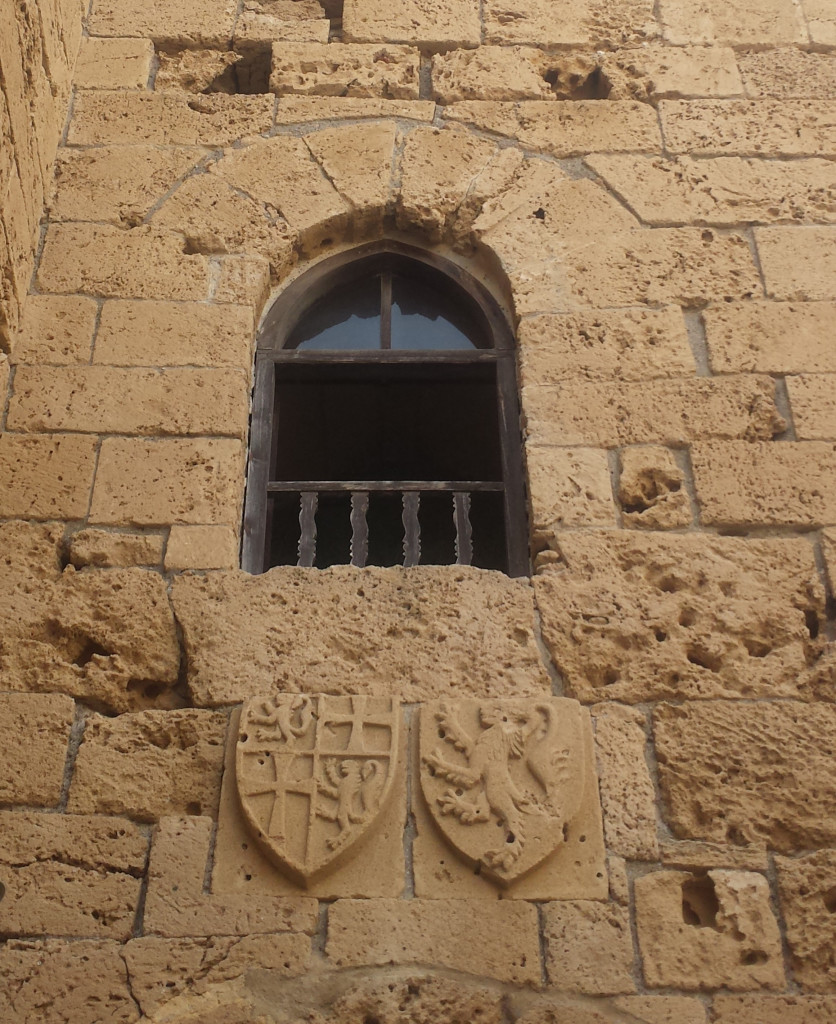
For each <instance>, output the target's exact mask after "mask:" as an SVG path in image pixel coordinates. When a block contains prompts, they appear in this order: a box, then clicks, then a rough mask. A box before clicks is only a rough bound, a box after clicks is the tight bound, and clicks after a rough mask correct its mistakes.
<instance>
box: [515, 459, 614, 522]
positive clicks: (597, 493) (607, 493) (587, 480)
mask: <svg viewBox="0 0 836 1024" xmlns="http://www.w3.org/2000/svg"><path fill="white" fill-rule="evenodd" d="M526 464H527V468H528V488H529V496H530V498H531V524H530V525H531V529H532V530H533V532H534V534H535V535H540V534H546V535H553V534H554V531H555V530H560V529H562V528H565V527H567V526H614V525H615V506H614V504H613V498H612V484H611V482H610V468H609V463H608V460H607V453H606V452H605V451H602V450H600V449H598V448H540V447H538V446H536V445H528V446H527V448H526Z"/></svg>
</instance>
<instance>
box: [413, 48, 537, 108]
mask: <svg viewBox="0 0 836 1024" xmlns="http://www.w3.org/2000/svg"><path fill="white" fill-rule="evenodd" d="M432 88H433V96H434V98H435V99H436V100H437V101H438V102H439V103H458V102H460V101H461V100H506V101H508V100H547V99H551V98H553V93H552V91H551V88H550V87H549V84H548V83H547V82H546V79H545V77H544V75H543V73H542V72H541V70H540V68H539V65H538V51H537V50H534V49H532V48H529V47H522V46H514V47H507V46H480V47H479V48H478V49H477V50H450V51H449V52H448V53H441V54H435V56H434V57H433V59H432Z"/></svg>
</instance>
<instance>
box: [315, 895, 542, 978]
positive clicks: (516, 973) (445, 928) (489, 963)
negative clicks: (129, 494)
mask: <svg viewBox="0 0 836 1024" xmlns="http://www.w3.org/2000/svg"><path fill="white" fill-rule="evenodd" d="M325 952H326V955H327V956H328V958H329V959H330V960H331V961H332V962H333V963H334V965H335V966H337V967H361V966H372V965H381V966H382V965H384V964H390V963H396V964H415V963H418V964H434V965H437V966H439V967H447V968H451V969H453V970H458V971H465V972H467V973H470V974H479V975H485V976H487V977H489V978H495V979H496V980H497V981H510V982H514V983H515V984H518V985H519V984H528V985H539V983H540V953H539V942H538V937H537V911H536V908H535V907H533V906H532V905H531V904H528V903H523V902H521V901H518V900H514V901H512V900H500V901H497V902H487V901H484V900H479V901H475V902H474V901H473V900H444V901H441V900H337V902H336V903H334V904H333V905H332V906H331V908H330V910H329V913H328V940H327V944H326V947H325Z"/></svg>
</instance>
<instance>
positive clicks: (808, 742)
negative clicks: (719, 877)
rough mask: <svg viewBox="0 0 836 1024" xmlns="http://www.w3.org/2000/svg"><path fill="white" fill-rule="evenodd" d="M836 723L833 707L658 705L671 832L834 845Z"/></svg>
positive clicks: (795, 845) (657, 734)
mask: <svg viewBox="0 0 836 1024" xmlns="http://www.w3.org/2000/svg"><path fill="white" fill-rule="evenodd" d="M835 724H836V708H834V707H833V706H832V705H829V704H800V703H796V702H788V701H784V702H779V703H774V704H764V703H756V704H749V705H748V706H744V705H741V704H737V703H734V702H729V701H711V702H707V703H704V702H701V703H699V704H683V705H681V706H678V707H677V706H674V705H667V704H663V705H660V706H659V707H657V709H656V711H655V713H654V726H653V733H654V739H655V743H656V757H657V760H658V762H659V780H660V783H661V786H662V792H663V794H664V798H665V808H666V810H665V815H666V817H667V819H668V821H669V823H670V826H671V829H672V830H673V832H674V834H675V835H677V836H680V837H681V838H687V839H706V840H709V841H711V842H727V841H730V842H732V843H735V844H737V845H742V844H746V843H749V844H751V843H756V842H766V843H767V845H769V846H771V847H773V848H774V849H777V850H781V851H785V852H788V851H791V850H794V849H811V848H814V847H817V846H824V845H829V844H831V843H832V842H833V835H834V832H835V831H836V822H834V820H833V816H832V814H830V812H829V808H830V807H832V806H833V799H834V790H836V783H834V781H833V776H832V773H830V772H829V771H828V765H829V763H830V760H831V759H832V757H833V747H834V738H833V737H834V725H835Z"/></svg>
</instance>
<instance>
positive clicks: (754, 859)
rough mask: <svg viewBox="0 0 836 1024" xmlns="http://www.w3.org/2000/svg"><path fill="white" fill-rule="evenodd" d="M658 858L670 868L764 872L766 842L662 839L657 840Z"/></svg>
mask: <svg viewBox="0 0 836 1024" xmlns="http://www.w3.org/2000/svg"><path fill="white" fill-rule="evenodd" d="M659 852H660V859H661V861H662V863H663V864H665V865H666V866H667V867H671V868H683V869H684V870H686V871H694V872H698V871H705V870H707V869H708V868H734V869H735V870H737V871H760V872H761V874H766V872H767V871H768V869H769V861H768V859H767V855H766V845H765V844H763V843H756V844H754V845H752V846H729V845H727V844H725V843H700V842H695V841H693V840H687V839H686V840H684V841H682V842H676V841H674V842H672V841H671V840H666V841H663V842H662V843H661V844H660V850H659Z"/></svg>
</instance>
